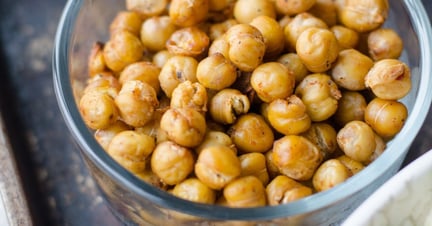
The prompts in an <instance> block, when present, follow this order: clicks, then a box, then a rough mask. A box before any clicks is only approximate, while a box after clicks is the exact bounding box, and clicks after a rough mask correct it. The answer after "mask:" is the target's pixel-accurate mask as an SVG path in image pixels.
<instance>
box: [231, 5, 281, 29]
mask: <svg viewBox="0 0 432 226" xmlns="http://www.w3.org/2000/svg"><path fill="white" fill-rule="evenodd" d="M233 15H234V18H235V19H236V20H237V21H238V22H240V23H243V24H248V23H250V22H251V21H252V20H253V19H254V18H256V17H258V16H263V15H264V16H269V17H271V18H276V11H275V8H274V6H273V3H272V2H271V1H267V0H237V1H236V2H235V5H234V11H233Z"/></svg>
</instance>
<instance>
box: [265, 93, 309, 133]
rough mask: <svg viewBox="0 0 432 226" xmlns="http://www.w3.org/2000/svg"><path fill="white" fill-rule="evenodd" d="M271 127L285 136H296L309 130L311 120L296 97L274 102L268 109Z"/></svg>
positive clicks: (304, 107)
mask: <svg viewBox="0 0 432 226" xmlns="http://www.w3.org/2000/svg"><path fill="white" fill-rule="evenodd" d="M267 117H268V121H269V123H270V125H271V126H272V127H273V128H274V129H275V130H277V131H278V132H280V133H282V134H284V135H296V134H299V133H302V132H304V131H306V130H308V129H309V127H310V125H311V119H310V117H309V115H308V114H307V109H306V106H305V105H304V104H303V102H302V100H301V99H300V98H298V97H297V96H295V95H292V96H290V97H288V98H287V99H277V100H274V101H272V102H271V103H270V104H269V105H268V107H267Z"/></svg>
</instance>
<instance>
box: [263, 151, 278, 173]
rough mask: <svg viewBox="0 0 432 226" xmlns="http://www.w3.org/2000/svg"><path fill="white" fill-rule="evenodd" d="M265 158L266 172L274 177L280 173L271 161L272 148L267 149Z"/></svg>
mask: <svg viewBox="0 0 432 226" xmlns="http://www.w3.org/2000/svg"><path fill="white" fill-rule="evenodd" d="M265 158H266V166H267V172H268V174H269V177H270V178H275V177H276V176H278V175H279V174H280V173H279V169H278V167H277V166H276V165H275V164H274V161H273V150H269V151H268V152H266V153H265Z"/></svg>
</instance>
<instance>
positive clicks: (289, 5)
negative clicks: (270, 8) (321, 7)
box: [274, 0, 316, 16]
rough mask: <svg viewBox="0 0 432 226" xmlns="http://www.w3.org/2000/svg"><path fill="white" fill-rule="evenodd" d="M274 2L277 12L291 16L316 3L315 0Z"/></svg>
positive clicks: (306, 9) (278, 0)
mask: <svg viewBox="0 0 432 226" xmlns="http://www.w3.org/2000/svg"><path fill="white" fill-rule="evenodd" d="M274 2H275V7H276V10H277V11H278V12H280V13H282V14H285V15H289V16H292V15H296V14H299V13H302V12H305V11H308V10H309V9H310V8H311V7H312V6H313V5H314V4H315V3H316V0H294V1H286V0H275V1H274Z"/></svg>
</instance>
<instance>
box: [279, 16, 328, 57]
mask: <svg viewBox="0 0 432 226" xmlns="http://www.w3.org/2000/svg"><path fill="white" fill-rule="evenodd" d="M312 27H317V28H324V29H327V28H328V26H327V24H326V23H325V22H324V21H322V20H321V19H319V18H318V17H316V16H314V15H312V14H310V13H307V12H304V13H299V14H297V15H296V16H294V18H293V19H292V20H291V21H290V22H289V23H288V24H287V25H286V26H285V28H284V34H285V45H286V48H287V49H288V50H292V51H294V50H295V49H296V45H297V40H298V38H299V36H300V34H301V33H303V31H305V30H307V29H308V28H312Z"/></svg>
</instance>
